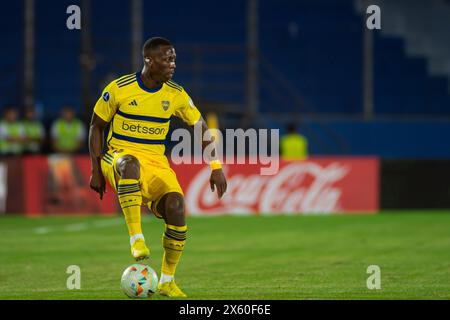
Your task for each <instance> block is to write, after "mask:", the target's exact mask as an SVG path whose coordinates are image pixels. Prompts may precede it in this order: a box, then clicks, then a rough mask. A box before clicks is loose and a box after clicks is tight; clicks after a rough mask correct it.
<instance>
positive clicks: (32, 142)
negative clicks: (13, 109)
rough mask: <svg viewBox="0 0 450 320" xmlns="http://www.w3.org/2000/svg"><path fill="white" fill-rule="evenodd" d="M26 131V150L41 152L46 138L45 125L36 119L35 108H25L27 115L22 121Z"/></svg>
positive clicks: (24, 145)
mask: <svg viewBox="0 0 450 320" xmlns="http://www.w3.org/2000/svg"><path fill="white" fill-rule="evenodd" d="M22 124H23V128H24V131H25V141H24V144H23V148H24V152H26V153H39V152H40V151H41V148H42V143H43V142H44V138H45V129H44V125H43V124H42V123H41V122H40V121H39V120H37V119H36V111H35V110H34V108H27V109H26V110H25V117H24V120H23V121H22Z"/></svg>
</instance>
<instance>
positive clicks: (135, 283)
mask: <svg viewBox="0 0 450 320" xmlns="http://www.w3.org/2000/svg"><path fill="white" fill-rule="evenodd" d="M120 286H121V288H122V290H123V292H124V293H125V294H126V295H127V296H128V297H130V298H132V299H146V298H150V297H151V296H152V295H153V294H154V293H155V292H156V288H157V287H158V276H157V275H156V272H155V270H153V269H152V268H151V267H149V266H147V265H144V264H132V265H131V266H129V267H128V268H126V269H125V271H124V272H123V274H122V279H121V281H120Z"/></svg>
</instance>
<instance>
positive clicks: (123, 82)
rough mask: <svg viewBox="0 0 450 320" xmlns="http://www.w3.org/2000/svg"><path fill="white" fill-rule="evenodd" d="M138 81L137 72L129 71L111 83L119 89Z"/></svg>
mask: <svg viewBox="0 0 450 320" xmlns="http://www.w3.org/2000/svg"><path fill="white" fill-rule="evenodd" d="M136 81H137V78H136V73H129V74H126V75H123V76H121V77H119V78H117V79H115V80H113V81H112V82H111V85H112V86H114V87H116V88H118V89H121V88H124V87H126V86H129V85H130V84H132V83H134V82H136Z"/></svg>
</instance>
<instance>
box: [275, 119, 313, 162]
mask: <svg viewBox="0 0 450 320" xmlns="http://www.w3.org/2000/svg"><path fill="white" fill-rule="evenodd" d="M286 129H287V130H286V134H285V135H284V136H283V137H281V139H280V149H281V150H280V151H281V157H282V159H283V160H304V159H306V158H307V157H308V140H307V139H306V137H304V136H303V135H301V134H299V133H298V132H297V128H296V127H295V124H289V125H288V126H287V128H286Z"/></svg>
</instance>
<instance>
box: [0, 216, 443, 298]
mask: <svg viewBox="0 0 450 320" xmlns="http://www.w3.org/2000/svg"><path fill="white" fill-rule="evenodd" d="M163 226H164V224H163V222H162V221H161V220H157V219H155V218H152V217H149V216H148V215H145V217H144V218H143V228H144V233H145V236H146V240H147V244H148V245H149V246H150V248H151V260H150V262H149V264H150V265H151V266H152V267H153V268H154V269H155V270H157V272H158V275H159V268H160V264H161V257H162V248H161V234H162V231H163ZM188 228H189V229H188V242H187V245H186V249H185V252H184V254H183V257H182V260H181V263H180V265H179V267H178V271H177V282H178V284H179V285H180V287H181V288H182V289H183V290H184V291H185V292H186V293H187V294H188V296H189V298H190V299H450V231H449V230H450V213H449V212H437V211H429V212H426V211H423V212H413V213H408V212H396V213H392V212H383V213H380V214H377V215H370V216H357V215H334V216H312V215H311V216H260V217H257V216H252V217H236V216H222V217H211V218H195V217H190V218H188ZM132 263H133V260H132V258H131V256H130V251H129V239H128V234H127V231H126V226H125V222H124V220H123V218H122V217H121V216H117V217H99V216H89V217H45V218H33V219H30V218H23V217H14V216H11V215H9V216H8V215H6V216H4V217H0V299H128V298H127V297H126V296H125V295H124V294H123V293H122V291H121V289H120V287H119V283H120V276H121V274H122V271H123V270H124V269H125V268H126V267H127V266H128V265H130V264H132ZM69 265H78V266H79V267H80V268H81V289H80V290H68V289H67V288H66V281H67V278H68V277H69V276H70V275H69V274H67V273H66V270H67V267H68V266H69ZM369 265H378V266H379V267H380V269H381V289H380V290H369V289H367V286H366V281H367V278H368V277H369V276H370V274H367V267H368V266H369ZM154 299H166V298H164V297H160V296H158V295H155V296H154Z"/></svg>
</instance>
